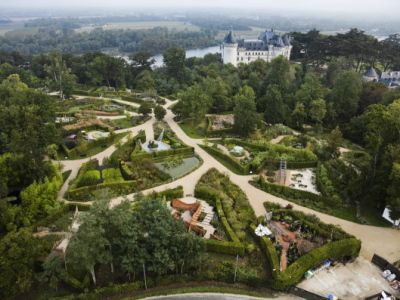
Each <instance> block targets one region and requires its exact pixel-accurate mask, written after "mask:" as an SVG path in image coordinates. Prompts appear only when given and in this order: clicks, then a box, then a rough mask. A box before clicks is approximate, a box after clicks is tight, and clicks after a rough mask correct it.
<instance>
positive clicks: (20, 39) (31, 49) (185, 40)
mask: <svg viewBox="0 0 400 300" xmlns="http://www.w3.org/2000/svg"><path fill="white" fill-rule="evenodd" d="M215 35H216V33H215V32H214V31H212V30H201V31H176V30H168V29H167V28H162V27H157V28H152V29H146V30H122V29H121V30H103V29H101V28H96V29H94V30H92V31H90V32H82V33H78V32H76V31H75V30H74V29H72V28H68V27H63V28H61V29H60V28H58V27H39V28H38V29H37V32H36V33H33V34H12V33H8V34H6V35H5V36H1V37H0V51H5V52H13V51H18V52H20V53H22V54H24V55H33V54H39V53H47V52H50V51H55V50H57V51H60V52H62V53H69V54H82V53H89V52H96V51H106V50H107V51H115V52H119V53H131V52H135V51H143V50H146V51H149V52H150V53H151V54H153V55H154V54H158V53H162V52H164V51H165V50H166V49H168V48H170V47H172V46H179V47H182V48H185V49H190V48H201V47H207V46H211V45H215V43H216V41H215Z"/></svg>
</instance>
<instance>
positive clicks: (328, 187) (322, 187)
mask: <svg viewBox="0 0 400 300" xmlns="http://www.w3.org/2000/svg"><path fill="white" fill-rule="evenodd" d="M316 183H317V187H318V190H319V191H320V192H321V194H322V195H323V196H325V198H326V199H327V200H328V202H329V203H330V204H332V205H335V206H338V205H340V204H341V203H342V202H343V201H342V199H341V198H340V196H339V194H338V193H336V189H335V187H334V185H333V183H332V181H331V180H330V179H329V176H328V171H327V170H326V168H325V166H324V165H323V164H318V168H317V178H316Z"/></svg>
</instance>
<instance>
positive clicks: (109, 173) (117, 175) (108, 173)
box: [101, 168, 124, 183]
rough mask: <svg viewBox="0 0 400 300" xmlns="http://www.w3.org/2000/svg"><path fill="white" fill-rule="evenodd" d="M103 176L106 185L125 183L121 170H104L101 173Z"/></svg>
mask: <svg viewBox="0 0 400 300" xmlns="http://www.w3.org/2000/svg"><path fill="white" fill-rule="evenodd" d="M101 174H102V178H103V180H104V183H111V182H122V181H124V178H122V175H121V171H120V169H119V168H115V169H114V168H109V169H104V170H102V171H101Z"/></svg>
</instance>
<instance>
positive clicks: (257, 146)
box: [225, 139, 318, 170]
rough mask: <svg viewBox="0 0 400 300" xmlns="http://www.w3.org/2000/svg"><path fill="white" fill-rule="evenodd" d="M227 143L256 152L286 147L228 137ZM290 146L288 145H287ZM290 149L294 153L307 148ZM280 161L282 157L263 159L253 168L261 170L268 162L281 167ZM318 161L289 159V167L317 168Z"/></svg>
mask: <svg viewBox="0 0 400 300" xmlns="http://www.w3.org/2000/svg"><path fill="white" fill-rule="evenodd" d="M225 143H228V144H235V145H238V146H242V147H244V148H248V149H250V150H252V151H256V152H266V151H268V150H270V149H271V148H274V149H275V148H277V149H280V148H281V150H282V149H283V148H284V147H285V146H282V145H274V144H265V145H262V144H254V143H250V142H246V141H242V140H239V139H226V140H225ZM286 148H288V147H286ZM288 149H289V150H290V151H292V152H293V153H296V152H299V151H305V150H298V149H291V148H288ZM279 163H280V159H279V158H265V159H263V161H262V163H261V164H259V163H257V164H253V166H252V167H253V168H254V169H257V170H260V169H262V168H264V167H265V165H267V164H271V165H274V166H275V167H279ZM317 164H318V161H317V160H306V161H299V160H294V161H288V162H287V167H288V168H290V169H303V168H315V167H317Z"/></svg>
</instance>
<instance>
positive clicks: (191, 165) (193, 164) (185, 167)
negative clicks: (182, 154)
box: [155, 156, 201, 178]
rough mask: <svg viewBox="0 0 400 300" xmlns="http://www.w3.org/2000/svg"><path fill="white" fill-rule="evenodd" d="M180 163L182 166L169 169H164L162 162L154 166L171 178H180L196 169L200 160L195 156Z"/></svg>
mask: <svg viewBox="0 0 400 300" xmlns="http://www.w3.org/2000/svg"><path fill="white" fill-rule="evenodd" d="M182 161H183V162H182V164H180V165H179V166H176V167H171V168H166V167H165V166H164V163H163V162H159V163H155V165H156V167H157V168H158V169H160V170H161V171H163V172H165V173H167V174H168V175H170V176H171V177H172V178H180V177H182V176H184V175H186V174H188V173H190V172H192V171H193V170H195V169H197V168H198V167H199V166H200V164H201V163H200V160H199V159H198V158H197V157H195V156H193V157H189V158H183V159H182Z"/></svg>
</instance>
